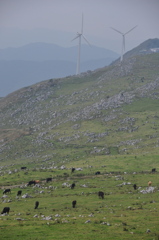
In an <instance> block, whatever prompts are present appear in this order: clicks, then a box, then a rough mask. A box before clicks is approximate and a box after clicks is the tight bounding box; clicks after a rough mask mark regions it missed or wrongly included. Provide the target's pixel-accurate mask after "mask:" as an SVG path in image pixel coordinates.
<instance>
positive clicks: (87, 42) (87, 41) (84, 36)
mask: <svg viewBox="0 0 159 240" xmlns="http://www.w3.org/2000/svg"><path fill="white" fill-rule="evenodd" d="M82 37H83V38H84V40H85V41H86V42H87V43H88V45H90V46H91V44H90V43H89V42H88V40H87V39H86V38H85V36H83V34H82Z"/></svg>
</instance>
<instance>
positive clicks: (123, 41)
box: [111, 25, 137, 62]
mask: <svg viewBox="0 0 159 240" xmlns="http://www.w3.org/2000/svg"><path fill="white" fill-rule="evenodd" d="M136 27H137V25H136V26H135V27H133V28H131V29H130V30H129V31H128V32H126V33H122V32H120V31H119V30H117V29H115V28H112V27H111V28H112V29H113V30H114V31H116V32H118V33H120V34H121V35H122V47H121V58H120V61H121V62H122V61H123V55H124V53H125V35H126V34H128V33H129V32H131V31H132V30H133V29H134V28H136Z"/></svg>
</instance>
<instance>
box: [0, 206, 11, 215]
mask: <svg viewBox="0 0 159 240" xmlns="http://www.w3.org/2000/svg"><path fill="white" fill-rule="evenodd" d="M9 211H10V207H4V208H3V211H2V212H1V214H3V213H8V214H9Z"/></svg>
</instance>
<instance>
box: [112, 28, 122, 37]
mask: <svg viewBox="0 0 159 240" xmlns="http://www.w3.org/2000/svg"><path fill="white" fill-rule="evenodd" d="M111 28H112V27H111ZM112 29H113V30H114V31H116V32H118V33H120V34H122V35H123V33H122V32H120V31H118V30H117V29H115V28H112Z"/></svg>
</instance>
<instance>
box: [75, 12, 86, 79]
mask: <svg viewBox="0 0 159 240" xmlns="http://www.w3.org/2000/svg"><path fill="white" fill-rule="evenodd" d="M82 37H83V38H84V40H85V41H86V42H87V43H88V44H89V45H90V43H89V42H88V40H87V39H86V38H85V37H84V35H83V14H82V27H81V32H80V33H79V32H77V36H76V37H75V38H73V39H72V41H73V40H75V39H77V38H79V43H78V59H77V70H76V74H77V75H78V74H80V58H81V40H82V39H81V38H82Z"/></svg>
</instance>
